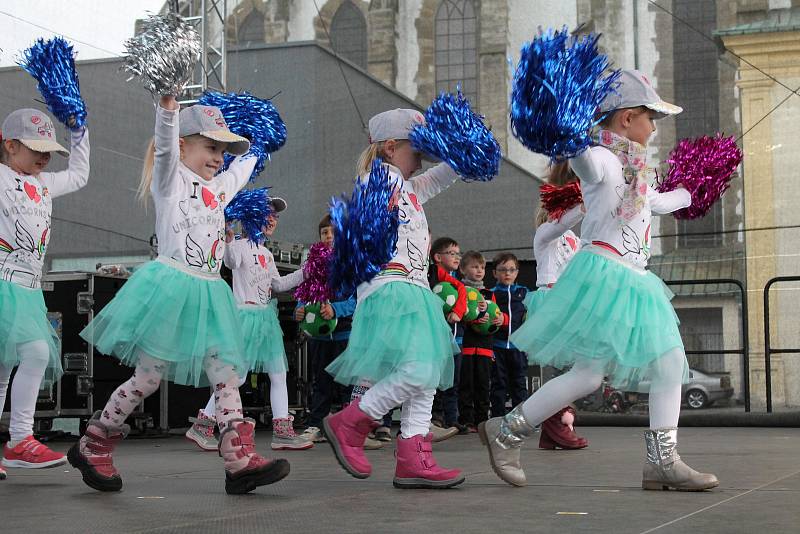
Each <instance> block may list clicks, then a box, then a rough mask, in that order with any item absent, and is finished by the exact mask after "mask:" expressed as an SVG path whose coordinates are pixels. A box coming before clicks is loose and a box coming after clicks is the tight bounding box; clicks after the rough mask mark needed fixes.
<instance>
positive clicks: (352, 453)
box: [322, 399, 379, 478]
mask: <svg viewBox="0 0 800 534" xmlns="http://www.w3.org/2000/svg"><path fill="white" fill-rule="evenodd" d="M359 402H360V399H357V400H355V401H353V402H351V403H350V404H349V405H348V406H347V408H345V409H344V410H342V411H340V412H337V413H335V414H333V415H329V416H328V417H326V418H325V419H323V420H322V427H323V430H324V432H325V437H326V438H328V442H329V443H330V444H331V447H332V448H333V453H334V454H335V455H336V459H337V460H338V461H339V465H341V466H342V467H343V468H344V470H345V471H347V472H348V473H350V474H351V475H352V476H354V477H356V478H367V477H368V476H370V475H371V474H372V465H370V463H369V460H367V457H366V455H365V454H364V440H365V439H366V438H367V434H369V433H370V431H372V430H374V429H376V428H378V426H379V423H378V422H377V421H374V420H373V419H372V418H371V417H370V416H368V415H367V414H365V413H364V412H362V411H361V408H360V407H359Z"/></svg>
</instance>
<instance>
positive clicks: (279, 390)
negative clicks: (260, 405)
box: [203, 373, 289, 419]
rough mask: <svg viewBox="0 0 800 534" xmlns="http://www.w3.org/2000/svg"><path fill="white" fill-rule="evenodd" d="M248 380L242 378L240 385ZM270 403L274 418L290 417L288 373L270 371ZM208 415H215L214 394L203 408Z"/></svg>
mask: <svg viewBox="0 0 800 534" xmlns="http://www.w3.org/2000/svg"><path fill="white" fill-rule="evenodd" d="M245 380H247V377H245V378H242V379H241V381H240V382H239V387H242V385H243V384H244V383H245ZM269 405H270V407H271V408H272V418H273V419H286V418H287V417H289V392H288V390H287V389H286V373H269ZM203 413H204V414H205V415H206V417H214V395H211V398H210V399H208V404H206V407H205V408H203Z"/></svg>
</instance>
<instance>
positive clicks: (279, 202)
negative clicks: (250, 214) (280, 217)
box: [269, 197, 286, 213]
mask: <svg viewBox="0 0 800 534" xmlns="http://www.w3.org/2000/svg"><path fill="white" fill-rule="evenodd" d="M269 200H270V204H272V211H274V212H275V213H279V212H281V211H283V210H285V209H286V201H285V200H283V199H282V198H281V197H269Z"/></svg>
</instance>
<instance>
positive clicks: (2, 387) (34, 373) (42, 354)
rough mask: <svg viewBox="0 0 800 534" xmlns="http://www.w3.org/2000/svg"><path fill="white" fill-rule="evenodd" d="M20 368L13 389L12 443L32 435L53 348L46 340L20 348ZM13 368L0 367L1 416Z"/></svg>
mask: <svg viewBox="0 0 800 534" xmlns="http://www.w3.org/2000/svg"><path fill="white" fill-rule="evenodd" d="M17 355H18V356H19V366H18V367H17V374H15V375H14V384H13V385H12V386H11V423H10V424H9V426H8V432H9V434H11V441H12V442H17V441H22V440H23V439H25V438H27V437H28V436H30V435H31V434H33V415H34V413H35V412H36V398H37V397H38V395H39V387H41V384H42V378H43V377H44V372H45V371H46V370H47V364H48V362H49V361H50V347H49V346H48V345H47V342H46V341H29V342H27V343H20V344H19V345H17ZM12 370H13V367H6V366H3V365H0V414H2V413H3V409H4V406H5V400H6V391H7V390H8V383H9V380H10V379H11V371H12Z"/></svg>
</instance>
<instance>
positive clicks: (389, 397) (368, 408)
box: [359, 364, 436, 438]
mask: <svg viewBox="0 0 800 534" xmlns="http://www.w3.org/2000/svg"><path fill="white" fill-rule="evenodd" d="M408 365H414V364H408ZM410 374H411V375H413V374H414V373H410ZM405 376H406V374H405V373H404V372H403V369H402V368H401V369H400V370H398V371H396V372H395V373H393V374H392V375H390V376H387V377H386V378H384V379H382V380H380V381H378V383H376V384H375V385H374V386H372V387H371V388H370V389H369V390H368V391H367V392H366V393H364V395H363V396H362V397H361V401H360V404H359V406H360V408H361V411H363V412H364V413H365V414H367V415H369V416H370V417H372V418H373V419H376V420H381V419H383V414H386V413H389V412H390V411H391V410H393V409H395V408H396V407H397V406H398V405H401V404H402V406H403V407H402V409H401V410H400V433H401V434H402V435H403V437H405V438H410V437H412V436H416V435H418V434H421V435H423V436H424V435H426V434H428V432H430V426H431V407H432V406H433V395H434V394H435V393H436V390H435V389H426V388H424V387H422V386H420V385H417V384H413V383H411V382H409V381H408V379H407V378H405Z"/></svg>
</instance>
